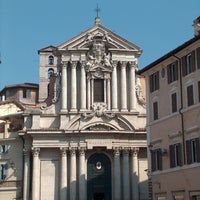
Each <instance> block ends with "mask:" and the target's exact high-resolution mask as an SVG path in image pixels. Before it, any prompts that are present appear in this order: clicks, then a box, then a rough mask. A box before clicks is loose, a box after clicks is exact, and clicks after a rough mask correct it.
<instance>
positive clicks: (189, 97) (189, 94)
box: [186, 84, 195, 107]
mask: <svg viewBox="0 0 200 200" xmlns="http://www.w3.org/2000/svg"><path fill="white" fill-rule="evenodd" d="M186 94H187V106H188V107H190V106H192V105H194V103H195V102H194V100H195V97H194V85H193V84H190V85H188V86H187V87H186Z"/></svg>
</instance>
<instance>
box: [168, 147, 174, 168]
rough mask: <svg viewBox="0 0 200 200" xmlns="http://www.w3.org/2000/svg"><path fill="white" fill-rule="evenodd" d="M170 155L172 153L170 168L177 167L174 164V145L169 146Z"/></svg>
mask: <svg viewBox="0 0 200 200" xmlns="http://www.w3.org/2000/svg"><path fill="white" fill-rule="evenodd" d="M169 153H170V168H172V167H174V166H175V162H174V145H170V146H169Z"/></svg>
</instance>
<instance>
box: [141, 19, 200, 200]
mask: <svg viewBox="0 0 200 200" xmlns="http://www.w3.org/2000/svg"><path fill="white" fill-rule="evenodd" d="M199 27H200V17H199V18H197V19H196V20H194V28H195V36H194V37H193V38H192V39H190V40H189V41H186V42H185V43H184V44H182V45H180V46H179V47H177V48H176V49H174V50H172V51H170V52H169V53H167V54H166V55H164V56H163V57H161V58H159V59H158V60H156V61H155V62H153V63H151V64H150V65H148V66H146V67H145V68H144V69H142V70H140V72H139V73H140V74H142V75H144V76H145V79H146V94H147V99H146V104H147V115H148V117H147V141H148V150H149V151H148V152H149V153H148V161H149V168H148V169H149V170H148V173H149V179H150V180H151V181H152V191H153V196H152V197H153V199H156V200H161V199H162V200H164V199H166V200H170V199H173V200H175V199H179V200H183V199H185V200H189V199H190V200H197V199H200V181H199V173H200V125H199V124H200V115H199V114H200V34H199V33H200V29H199Z"/></svg>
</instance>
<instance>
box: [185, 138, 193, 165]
mask: <svg viewBox="0 0 200 200" xmlns="http://www.w3.org/2000/svg"><path fill="white" fill-rule="evenodd" d="M186 154H187V164H191V163H192V160H191V144H190V140H187V141H186Z"/></svg>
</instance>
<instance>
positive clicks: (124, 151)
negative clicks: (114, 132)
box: [122, 147, 130, 154]
mask: <svg viewBox="0 0 200 200" xmlns="http://www.w3.org/2000/svg"><path fill="white" fill-rule="evenodd" d="M122 151H123V154H129V152H130V148H129V147H124V148H122Z"/></svg>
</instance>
